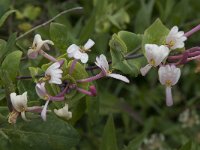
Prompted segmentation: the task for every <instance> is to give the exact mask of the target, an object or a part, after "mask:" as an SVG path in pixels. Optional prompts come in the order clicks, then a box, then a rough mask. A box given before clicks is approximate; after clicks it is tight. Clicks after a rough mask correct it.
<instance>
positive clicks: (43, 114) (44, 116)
mask: <svg viewBox="0 0 200 150" xmlns="http://www.w3.org/2000/svg"><path fill="white" fill-rule="evenodd" d="M48 104H49V100H48V101H46V103H45V105H44V108H43V110H42V112H41V117H42V119H43V120H44V121H46V119H47V117H46V114H47V107H48Z"/></svg>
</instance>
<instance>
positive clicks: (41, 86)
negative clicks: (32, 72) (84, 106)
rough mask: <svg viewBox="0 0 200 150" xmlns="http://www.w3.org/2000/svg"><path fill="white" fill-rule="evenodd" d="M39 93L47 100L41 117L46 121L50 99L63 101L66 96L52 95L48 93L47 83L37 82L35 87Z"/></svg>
mask: <svg viewBox="0 0 200 150" xmlns="http://www.w3.org/2000/svg"><path fill="white" fill-rule="evenodd" d="M35 90H36V93H37V95H38V96H39V97H40V98H41V99H43V100H46V103H45V105H44V107H43V109H42V111H41V117H42V119H43V120H44V121H46V113H47V107H48V104H49V102H50V101H63V100H64V96H51V95H49V94H48V93H47V91H46V88H45V83H44V82H42V83H37V84H36V87H35Z"/></svg>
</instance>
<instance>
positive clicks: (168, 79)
mask: <svg viewBox="0 0 200 150" xmlns="http://www.w3.org/2000/svg"><path fill="white" fill-rule="evenodd" d="M158 75H159V80H160V83H161V84H162V85H165V86H166V104H167V106H172V105H173V98H172V92H171V88H172V86H173V85H175V84H176V83H177V82H178V80H179V78H180V75H181V70H180V69H179V68H177V67H176V66H174V65H171V66H170V65H166V66H162V67H160V68H159V70H158Z"/></svg>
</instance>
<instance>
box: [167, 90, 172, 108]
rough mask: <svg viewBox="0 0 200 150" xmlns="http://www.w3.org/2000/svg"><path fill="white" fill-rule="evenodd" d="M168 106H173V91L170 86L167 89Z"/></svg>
mask: <svg viewBox="0 0 200 150" xmlns="http://www.w3.org/2000/svg"><path fill="white" fill-rule="evenodd" d="M166 105H167V106H172V105H173V98H172V89H171V87H170V86H167V87H166Z"/></svg>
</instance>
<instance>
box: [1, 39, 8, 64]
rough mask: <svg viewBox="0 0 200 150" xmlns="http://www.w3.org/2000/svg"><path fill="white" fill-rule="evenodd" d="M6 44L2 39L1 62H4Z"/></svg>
mask: <svg viewBox="0 0 200 150" xmlns="http://www.w3.org/2000/svg"><path fill="white" fill-rule="evenodd" d="M6 43H7V42H6V41H4V40H2V39H0V61H1V60H2V57H3V55H4V53H5V48H6Z"/></svg>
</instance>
